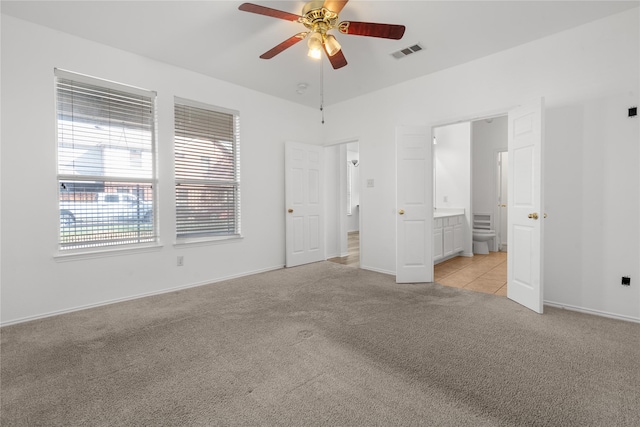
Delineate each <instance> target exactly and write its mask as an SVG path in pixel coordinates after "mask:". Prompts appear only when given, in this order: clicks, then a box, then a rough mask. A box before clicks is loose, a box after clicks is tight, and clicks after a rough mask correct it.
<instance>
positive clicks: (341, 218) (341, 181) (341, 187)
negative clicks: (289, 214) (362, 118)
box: [323, 136, 364, 268]
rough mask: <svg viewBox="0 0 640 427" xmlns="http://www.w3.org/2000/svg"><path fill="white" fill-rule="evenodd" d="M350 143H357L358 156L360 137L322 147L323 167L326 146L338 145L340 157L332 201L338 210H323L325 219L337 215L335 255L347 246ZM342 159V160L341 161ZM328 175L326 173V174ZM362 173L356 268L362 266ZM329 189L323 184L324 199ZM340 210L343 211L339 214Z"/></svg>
mask: <svg viewBox="0 0 640 427" xmlns="http://www.w3.org/2000/svg"><path fill="white" fill-rule="evenodd" d="M351 143H356V144H358V157H359V156H360V137H357V136H356V137H351V138H346V139H342V140H339V141H333V142H329V143H327V144H324V145H323V147H324V149H325V168H326V167H328V161H327V158H328V156H327V155H326V149H327V148H335V147H338V148H339V150H340V152H339V157H340V159H339V160H338V168H339V169H338V170H339V171H340V173H339V178H338V191H335V192H334V194H333V197H334V201H335V202H336V206H338V211H337V212H334V213H329V212H325V218H326V220H325V221H328V220H329V217H330V216H331V217H332V218H335V216H336V215H337V216H338V221H337V222H336V223H337V227H336V228H337V234H338V236H337V246H338V254H337V256H343V254H342V252H343V249H344V248H348V243H347V240H348V225H347V215H346V207H347V206H346V199H347V169H346V164H347V145H348V144H351ZM343 160H344V161H343ZM327 176H328V175H327ZM362 177H363V175H362V173H360V180H359V182H358V184H359V186H360V209H359V212H358V229H359V232H360V243H359V245H360V248H359V249H360V252H359V259H358V268H361V266H362V252H363V251H362V240H363V234H364V233H363V229H362V228H363V227H362V224H363V221H362V214H363V211H364V209H363V207H362V205H363V203H362ZM330 191H331V189H330V188H329V186H328V185H326V186H325V193H326V197H325V200H328V199H329V197H332V194H331V193H329V192H330ZM341 212H343V213H344V215H343V214H341ZM325 230H327V227H325ZM326 238H327V236H326V235H325V248H327V245H326Z"/></svg>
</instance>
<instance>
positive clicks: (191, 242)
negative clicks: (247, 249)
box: [173, 235, 244, 248]
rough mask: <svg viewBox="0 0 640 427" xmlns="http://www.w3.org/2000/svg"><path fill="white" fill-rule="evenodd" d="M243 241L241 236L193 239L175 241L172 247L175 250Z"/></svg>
mask: <svg viewBox="0 0 640 427" xmlns="http://www.w3.org/2000/svg"><path fill="white" fill-rule="evenodd" d="M242 239H244V237H242V235H235V236H224V237H199V238H197V237H194V238H186V239H179V240H177V241H176V242H175V243H174V244H173V246H174V247H176V248H184V247H192V246H208V245H219V244H224V243H234V242H238V241H241V240H242Z"/></svg>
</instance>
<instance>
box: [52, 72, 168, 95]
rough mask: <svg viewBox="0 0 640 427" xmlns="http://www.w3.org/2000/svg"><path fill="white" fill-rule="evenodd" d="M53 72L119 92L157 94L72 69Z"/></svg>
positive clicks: (59, 76) (58, 76) (56, 74)
mask: <svg viewBox="0 0 640 427" xmlns="http://www.w3.org/2000/svg"><path fill="white" fill-rule="evenodd" d="M53 73H54V75H55V76H56V77H57V78H61V79H66V80H73V81H76V82H79V83H85V84H90V85H94V86H103V87H107V88H109V89H114V90H118V91H121V92H130V93H134V94H136V95H142V96H148V97H152V98H155V97H157V96H158V92H156V91H155V90H149V89H144V88H141V87H137V86H130V85H126V84H122V83H118V82H114V81H113V80H107V79H103V78H100V77H93V76H89V75H87V74H80V73H75V72H73V71H67V70H63V69H60V68H54V69H53Z"/></svg>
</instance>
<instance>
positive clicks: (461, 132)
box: [433, 122, 473, 256]
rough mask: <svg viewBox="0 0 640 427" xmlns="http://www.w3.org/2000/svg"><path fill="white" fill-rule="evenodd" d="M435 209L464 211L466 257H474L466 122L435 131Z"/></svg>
mask: <svg viewBox="0 0 640 427" xmlns="http://www.w3.org/2000/svg"><path fill="white" fill-rule="evenodd" d="M433 134H434V136H435V137H436V141H437V144H436V145H434V146H433V150H434V168H435V174H434V175H435V185H434V187H435V196H434V198H435V203H434V206H435V208H436V209H439V208H457V209H464V213H465V223H464V226H463V230H464V235H465V236H466V237H465V238H464V245H463V253H464V254H465V255H468V256H470V255H472V254H473V247H472V236H471V228H472V226H471V216H470V212H471V123H469V122H463V123H456V124H451V125H447V126H441V127H437V128H435V129H434V130H433Z"/></svg>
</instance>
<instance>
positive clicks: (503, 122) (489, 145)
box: [471, 116, 508, 251]
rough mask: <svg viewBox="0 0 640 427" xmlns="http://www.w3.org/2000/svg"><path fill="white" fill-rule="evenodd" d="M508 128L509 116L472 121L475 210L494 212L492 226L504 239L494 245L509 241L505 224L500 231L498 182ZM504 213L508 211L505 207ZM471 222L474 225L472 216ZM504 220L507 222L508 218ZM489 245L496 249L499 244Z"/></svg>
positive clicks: (473, 207) (501, 238)
mask: <svg viewBox="0 0 640 427" xmlns="http://www.w3.org/2000/svg"><path fill="white" fill-rule="evenodd" d="M507 128H508V120H507V117H506V116H501V117H494V118H492V119H490V120H476V121H474V122H472V123H471V153H472V154H471V157H472V161H471V163H472V170H473V172H472V185H471V187H472V188H471V192H472V212H473V213H488V214H491V215H492V218H493V229H494V230H495V231H496V232H498V237H500V240H501V241H500V242H497V241H496V242H494V243H495V246H498V244H499V243H505V244H506V242H507V236H506V227H504V230H503V231H502V232H500V218H499V214H500V208H499V207H498V185H497V179H498V170H497V156H498V151H500V150H503V151H506V150H507V145H508V141H507V136H508V129H507ZM505 172H506V170H505ZM505 175H506V174H505ZM505 194H506V192H505ZM502 203H504V204H506V203H507V200H506V199H505V200H504V201H503V202H502ZM504 213H506V209H505V210H504ZM471 222H472V227H473V218H472V219H471ZM504 223H506V218H505V221H504ZM495 240H498V239H495ZM490 249H491V250H492V251H493V250H497V249H498V248H497V247H493V248H490Z"/></svg>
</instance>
